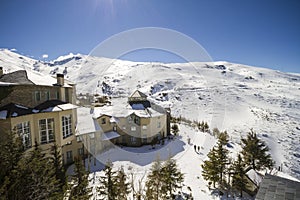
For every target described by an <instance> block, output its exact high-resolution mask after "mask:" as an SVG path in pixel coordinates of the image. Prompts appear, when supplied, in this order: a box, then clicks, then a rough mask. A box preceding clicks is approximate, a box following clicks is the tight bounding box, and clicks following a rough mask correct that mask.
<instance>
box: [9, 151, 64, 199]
mask: <svg viewBox="0 0 300 200" xmlns="http://www.w3.org/2000/svg"><path fill="white" fill-rule="evenodd" d="M17 169H18V170H15V171H13V176H14V177H15V179H14V180H15V182H14V184H13V186H12V187H11V188H10V189H12V190H13V191H14V192H15V194H13V196H11V198H12V199H21V200H22V199H33V200H39V199H58V198H61V197H62V196H63V194H62V193H61V192H60V191H59V182H58V180H57V179H56V177H55V171H54V169H53V167H52V165H51V163H50V159H49V158H47V157H45V154H44V153H42V151H41V149H40V148H39V147H38V146H36V147H35V148H34V150H32V151H31V152H29V153H28V155H26V156H24V157H23V158H22V159H21V160H20V161H19V162H18V165H17Z"/></svg>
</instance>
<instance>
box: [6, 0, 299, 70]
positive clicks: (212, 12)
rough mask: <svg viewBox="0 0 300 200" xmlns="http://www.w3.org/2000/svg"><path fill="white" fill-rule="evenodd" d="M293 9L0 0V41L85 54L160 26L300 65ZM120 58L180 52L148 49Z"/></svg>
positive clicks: (221, 53)
mask: <svg viewBox="0 0 300 200" xmlns="http://www.w3.org/2000/svg"><path fill="white" fill-rule="evenodd" d="M299 10H300V1H297V0H295V1H293V0H289V1H284V0H281V1H278V0H269V1H266V0H251V1H250V0H248V1H241V0H210V1H201V0H115V1H113V0H26V1H24V0H19V1H17V0H1V1H0V26H1V28H0V47H1V48H16V49H17V50H18V52H20V53H22V54H24V55H31V56H34V57H35V58H41V59H42V55H43V54H48V55H49V58H48V60H51V59H55V58H56V57H58V56H60V55H64V54H68V53H70V52H73V53H82V54H88V53H89V52H90V51H91V50H92V49H93V48H94V47H95V46H97V45H98V44H99V43H100V42H102V41H104V40H105V39H107V38H109V37H110V36H112V35H114V34H117V33H119V32H122V31H126V30H129V29H132V28H140V27H163V28H169V29H174V30H176V31H179V32H182V33H184V34H186V35H188V36H189V37H191V38H193V39H194V40H196V41H197V42H198V43H200V44H201V45H202V46H203V47H204V48H205V49H206V50H207V52H208V53H209V54H210V56H211V57H212V58H213V60H216V61H217V60H226V61H230V62H237V63H243V64H249V65H254V66H261V67H268V68H273V69H278V70H281V71H286V72H298V73H300V20H299V19H300V12H299ZM127 58H128V59H132V60H141V61H164V62H174V61H175V62H176V61H179V60H180V59H178V58H176V56H172V55H170V54H168V53H163V52H153V51H141V52H140V53H132V54H131V55H128V56H127Z"/></svg>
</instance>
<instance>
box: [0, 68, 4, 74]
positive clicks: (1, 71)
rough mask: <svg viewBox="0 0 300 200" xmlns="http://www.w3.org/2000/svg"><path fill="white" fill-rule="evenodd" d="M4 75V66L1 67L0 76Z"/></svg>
mask: <svg viewBox="0 0 300 200" xmlns="http://www.w3.org/2000/svg"><path fill="white" fill-rule="evenodd" d="M2 75H3V67H0V76H2Z"/></svg>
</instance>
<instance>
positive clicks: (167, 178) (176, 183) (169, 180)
mask: <svg viewBox="0 0 300 200" xmlns="http://www.w3.org/2000/svg"><path fill="white" fill-rule="evenodd" d="M162 177H163V186H162V191H163V194H164V197H165V198H167V199H174V197H173V193H174V192H175V191H176V190H177V189H179V188H181V187H182V183H183V181H184V176H183V174H182V173H181V172H180V170H179V169H178V167H177V164H176V161H175V160H174V159H172V158H169V159H168V160H167V161H165V162H164V164H163V166H162Z"/></svg>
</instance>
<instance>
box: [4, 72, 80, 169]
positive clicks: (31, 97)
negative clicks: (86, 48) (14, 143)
mask: <svg viewBox="0 0 300 200" xmlns="http://www.w3.org/2000/svg"><path fill="white" fill-rule="evenodd" d="M75 100H76V99H75V84H73V83H70V82H68V81H66V80H64V76H63V75H62V74H57V77H56V78H53V77H50V76H49V77H45V76H41V75H40V74H39V73H37V72H35V71H25V70H20V71H15V72H12V73H8V74H3V69H2V68H0V128H1V129H0V130H1V132H0V134H6V133H8V132H15V133H17V134H18V135H19V136H20V137H21V139H22V141H23V145H24V149H25V150H26V151H30V150H31V149H32V148H33V147H34V145H35V144H37V145H38V146H39V147H40V148H41V149H42V150H44V151H45V152H46V153H49V151H50V150H51V147H52V146H53V145H54V144H57V145H58V147H59V148H60V149H61V153H62V156H63V162H64V163H65V164H68V163H72V162H73V160H74V157H76V156H79V154H84V149H83V145H82V143H81V142H80V141H77V139H76V136H75V126H76V123H77V111H76V109H77V106H75V105H74V103H75Z"/></svg>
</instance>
